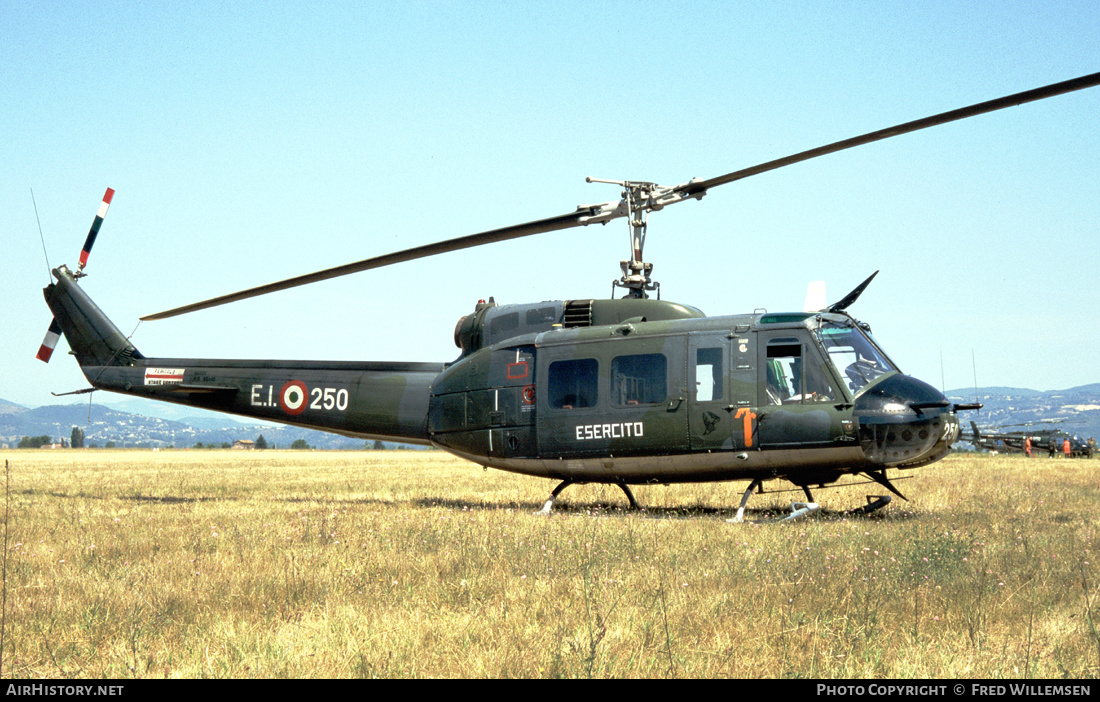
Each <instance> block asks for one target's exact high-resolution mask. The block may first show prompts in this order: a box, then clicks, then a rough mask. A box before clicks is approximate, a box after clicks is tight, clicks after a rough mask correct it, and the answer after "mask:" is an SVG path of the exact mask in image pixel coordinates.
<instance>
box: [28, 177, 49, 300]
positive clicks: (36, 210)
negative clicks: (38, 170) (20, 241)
mask: <svg viewBox="0 0 1100 702" xmlns="http://www.w3.org/2000/svg"><path fill="white" fill-rule="evenodd" d="M31 204H32V205H34V221H36V222H38V238H39V239H40V240H41V241H42V255H43V256H45V257H46V279H47V280H49V281H50V282H51V283H52V282H53V278H52V277H51V276H52V274H51V273H50V271H52V270H53V267H52V266H51V265H50V255H49V254H48V253H46V236H45V235H44V234H43V233H42V220H41V219H39V218H38V203H37V202H35V201H34V188H31Z"/></svg>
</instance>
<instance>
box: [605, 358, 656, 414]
mask: <svg viewBox="0 0 1100 702" xmlns="http://www.w3.org/2000/svg"><path fill="white" fill-rule="evenodd" d="M667 375H668V359H666V358H665V357H664V355H663V354H659V353H643V354H636V355H632V356H616V357H615V358H613V359H612V360H611V403H612V404H614V405H652V404H656V403H658V402H664V400H665V397H666V396H667V395H668V391H667V387H668V381H667V379H666V378H667Z"/></svg>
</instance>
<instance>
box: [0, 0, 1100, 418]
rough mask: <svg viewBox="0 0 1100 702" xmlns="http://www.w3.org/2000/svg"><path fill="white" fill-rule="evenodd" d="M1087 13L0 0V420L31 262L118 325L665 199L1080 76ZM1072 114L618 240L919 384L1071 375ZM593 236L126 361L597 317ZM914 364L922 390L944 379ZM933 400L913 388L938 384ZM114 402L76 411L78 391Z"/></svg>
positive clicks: (24, 374)
mask: <svg viewBox="0 0 1100 702" xmlns="http://www.w3.org/2000/svg"><path fill="white" fill-rule="evenodd" d="M1098 33H1100V5H1098V4H1096V3H1093V2H1046V3H1034V2H968V3H923V2H922V3H890V2H844V3H822V2H809V3H800V2H767V3H762V2H750V3H736V2H730V1H729V0H723V1H722V2H698V1H693V2H683V3H676V2H667V1H665V2H622V3H613V2H591V1H588V2H577V3H568V2H545V3H537V2H455V3H450V2H442V1H435V2H427V3H422V2H385V3H370V2H351V3H336V2H322V3H311V4H308V5H307V4H303V3H286V4H284V3H264V2H255V3H225V2H213V3H178V2H166V3H155V2H150V3H129V2H127V3H111V2H95V3H79V2H65V3H57V2H43V3H34V2H17V1H13V2H5V3H2V4H0V66H2V68H3V70H2V72H0V76H2V77H0V105H2V106H3V107H2V109H0V134H3V138H2V139H0V155H2V161H3V163H4V167H3V169H0V179H2V183H0V185H2V187H0V198H2V204H3V211H4V213H5V220H6V224H5V227H4V234H3V256H0V285H2V286H3V288H2V290H3V310H4V311H3V313H2V319H3V322H4V330H5V333H4V341H5V343H4V344H3V345H2V347H0V353H2V354H3V357H2V361H0V370H2V375H0V398H4V399H7V400H10V401H14V402H18V403H20V404H24V405H28V406H32V407H33V406H38V405H42V404H50V403H52V402H55V400H54V399H53V398H52V397H51V396H50V394H49V392H50V391H51V390H53V391H67V390H75V389H78V388H81V387H85V386H86V382H85V380H84V379H83V376H82V375H81V374H80V372H79V369H78V368H77V366H76V364H75V362H73V361H72V359H71V358H69V357H68V356H67V355H66V353H65V352H66V351H67V346H66V345H65V343H64V342H62V343H61V345H60V346H59V348H58V353H56V354H55V356H54V359H53V361H52V362H51V363H50V364H49V365H48V366H47V365H45V364H42V363H41V362H39V361H37V360H35V359H34V354H35V352H36V350H37V348H38V345H39V342H40V341H41V339H42V336H43V334H44V333H45V331H46V327H47V325H48V323H49V319H50V314H49V311H48V309H47V308H46V306H45V303H44V302H43V300H42V295H41V289H42V287H43V286H44V285H45V284H46V283H47V282H48V278H47V267H46V263H45V261H44V260H43V255H42V247H41V245H40V243H39V237H38V229H37V225H36V223H35V216H34V210H33V209H32V205H31V196H30V191H31V189H32V188H33V190H34V194H35V197H36V199H37V202H38V211H39V214H40V216H41V221H42V227H43V229H44V231H45V236H46V243H47V247H48V252H49V258H50V263H51V264H52V265H54V266H57V265H58V264H61V263H68V264H70V265H75V263H76V258H77V253H78V251H79V248H80V245H81V243H82V242H83V240H84V236H85V234H86V233H87V231H88V227H89V225H90V224H91V221H92V217H93V215H94V214H95V211H96V208H97V206H98V204H99V200H100V197H101V195H102V194H103V190H104V189H105V188H106V187H107V186H110V187H113V188H115V189H116V190H117V195H116V196H115V200H114V204H113V205H112V208H111V211H110V213H109V214H108V216H107V221H106V223H105V224H104V227H103V230H102V232H101V234H100V237H99V241H98V243H97V246H96V249H95V251H94V252H93V255H92V259H91V262H90V264H89V268H88V271H89V273H90V274H91V275H90V277H89V278H87V279H86V280H85V281H84V287H85V289H86V290H88V291H89V293H90V294H91V295H92V297H93V298H94V299H95V300H96V301H97V302H98V303H99V305H100V306H101V307H102V308H103V309H104V311H106V312H107V313H108V315H110V316H111V317H112V319H114V320H115V322H116V323H117V324H118V326H119V327H120V328H122V329H123V330H124V331H125V332H127V333H129V332H130V331H131V330H133V329H134V328H135V326H136V325H137V318H138V317H139V316H141V315H144V314H149V313H152V312H157V311H160V310H163V309H167V308H169V307H174V306H177V305H180V304H184V303H188V302H193V301H196V300H200V299H205V298H207V297H212V296H214V295H218V294H222V293H226V292H231V291H234V290H237V289H241V288H245V287H249V286H253V285H257V284H261V283H265V282H269V281H273V280H278V279H281V278H285V277H289V276H292V275H297V274H300V273H305V272H309V271H312V270H316V269H320V268H325V267H329V266H333V265H338V264H341V263H346V262H350V261H355V260H359V259H363V258H367V257H370V256H374V255H378V254H382V253H388V252H391V251H395V250H398V249H403V248H407V247H410V246H415V245H419V244H424V243H428V242H432V241H437V240H440V239H446V238H451V237H454V236H459V235H463V234H469V233H473V232H479V231H484V230H487V229H492V228H496V227H500V226H505V225H509V224H515V223H519V222H526V221H530V220H533V219H539V218H543V217H549V216H551V215H556V214H561V213H565V212H568V211H571V210H572V209H573V208H574V207H575V206H576V205H577V204H579V203H582V202H603V201H606V200H612V199H615V198H617V197H618V190H617V188H615V187H614V186H607V185H589V184H586V183H585V182H584V178H585V176H589V175H591V176H597V177H602V178H613V179H633V180H653V181H657V182H661V183H664V184H668V185H672V184H676V183H680V182H684V181H686V180H688V179H690V178H692V177H695V176H699V177H710V176H714V175H719V174H722V173H726V172H729V171H732V170H735V169H738V168H742V167H746V166H750V165H753V164H756V163H759V162H762V161H766V160H770V159H773V158H777V157H780V156H784V155H787V154H790V153H794V152H797V151H801V150H803V149H806V148H811V147H814V146H818V145H821V144H824V143H828V142H831V141H834V140H838V139H842V138H846V137H850V136H854V135H857V134H861V133H864V132H867V131H871V130H874V129H878V128H882V127H886V126H889V125H892V124H896V123H899V122H904V121H908V120H911V119H916V118H919V117H924V116H927V115H931V114H935V113H938V112H942V111H945V110H948V109H953V108H957V107H961V106H964V105H968V104H971V103H974V102H978V101H981V100H987V99H991V98H995V97H1000V96H1002V95H1006V94H1009V93H1013V92H1017V91H1021V90H1026V89H1029V88H1034V87H1038V86H1041V85H1045V84H1048V83H1052V82H1056V81H1061V80H1065V79H1068V78H1073V77H1076V76H1079V75H1084V74H1087V73H1092V72H1096V71H1100V48H1098V46H1100V45H1098V43H1097V37H1098V36H1100V34H1098ZM1098 123H1100V88H1094V89H1091V90H1089V91H1085V92H1079V93H1074V94H1071V95H1067V96H1061V97H1058V98H1054V99H1051V100H1047V101H1044V102H1042V103H1035V104H1031V105H1026V106H1023V107H1017V108H1012V109H1010V110H1007V111H1002V112H998V113H995V114H992V115H986V116H982V117H978V118H975V119H971V120H967V121H965V122H960V123H955V124H952V125H947V126H942V127H937V128H935V129H932V130H927V131H923V132H919V133H916V134H911V135H907V136H904V137H900V138H897V139H892V140H889V141H886V142H880V143H877V144H872V145H867V146H863V147H860V148H858V149H854V150H851V151H847V152H844V153H841V154H835V155H832V156H827V157H824V158H820V159H817V160H815V161H811V162H807V163H802V164H799V165H795V166H791V167H789V168H785V169H782V170H779V171H775V172H772V173H768V174H764V175H760V176H756V177H753V178H750V179H748V180H745V181H742V182H740V183H734V184H731V185H726V186H723V187H721V188H718V189H715V190H713V191H711V193H710V194H708V195H707V197H706V198H704V199H703V200H702V201H701V202H687V203H683V204H680V205H677V206H675V207H672V208H669V209H667V210H665V211H663V212H660V213H656V214H654V215H652V216H651V218H650V226H649V240H648V246H647V248H646V254H647V256H646V258H647V259H648V260H649V261H651V262H653V263H654V264H655V270H654V277H655V278H656V279H657V280H659V281H660V282H661V284H662V296H663V297H664V298H665V299H672V300H677V301H681V302H685V303H689V304H693V305H695V306H698V307H700V308H701V309H703V310H704V311H705V312H707V313H708V314H710V315H721V314H731V313H741V312H751V311H752V310H754V309H756V308H762V307H763V308H767V309H769V310H773V311H775V310H786V309H800V308H801V306H802V302H803V297H804V294H805V289H806V283H807V282H808V281H810V280H819V279H820V280H825V281H826V282H827V284H828V288H829V297H830V299H838V298H839V297H840V296H842V295H843V294H844V293H846V292H847V291H848V290H849V289H851V288H852V287H854V286H855V285H856V284H858V283H859V282H860V281H862V280H863V279H864V278H865V277H867V275H869V274H870V273H871V272H873V271H875V270H878V269H881V271H882V272H881V273H880V274H879V277H878V279H877V280H876V281H875V282H874V283H873V284H872V286H871V287H870V288H869V289H868V291H867V292H866V293H865V294H864V296H863V297H862V298H861V299H860V300H859V302H858V303H857V304H856V305H855V306H854V307H853V308H852V310H851V311H852V313H853V314H854V315H855V316H856V317H858V318H860V319H863V320H865V321H867V322H869V323H870V324H871V325H872V327H873V329H874V332H875V335H876V338H877V339H878V340H879V341H880V343H881V344H882V345H883V346H884V347H885V348H886V350H887V352H888V353H889V354H890V355H891V356H892V357H893V358H894V360H895V361H896V362H897V363H898V364H899V365H900V366H901V368H902V370H904V371H905V372H908V373H910V374H913V375H916V376H918V377H921V378H923V379H925V380H927V381H929V382H931V383H932V384H934V385H936V386H940V385H941V384H946V386H947V387H948V388H954V387H967V386H970V385H972V384H973V383H974V370H973V366H972V361H971V358H972V355H973V357H974V359H975V360H976V366H977V382H978V383H979V384H980V385H983V386H984V385H1010V386H1022V387H1030V388H1034V389H1038V390H1053V389H1061V388H1067V387H1072V386H1075V385H1080V384H1084V383H1090V382H1097V381H1100V370H1098V369H1100V344H1097V340H1098V335H1097V319H1098V317H1097V302H1098V299H1100V294H1098V293H1097V278H1098V276H1097V261H1098V259H1100V243H1098V242H1100V236H1098V235H1100V231H1098V230H1100V178H1098V175H1100V173H1098V170H1100V168H1098V166H1097V163H1098V162H1100V130H1098V129H1097V126H1098ZM627 245H628V244H627V228H626V224H625V221H624V220H618V221H616V222H613V223H611V224H609V225H607V226H605V227H599V228H592V227H589V228H582V229H574V230H569V231H567V232H561V233H555V234H543V235H539V236H535V237H531V238H528V239H524V240H521V241H515V242H509V243H505V244H499V245H496V246H493V247H488V248H481V249H475V250H471V251H466V252H460V253H454V254H449V255H445V256H442V257H438V258H435V259H429V260H425V261H421V262H416V263H408V264H402V265H399V266H395V267H393V268H390V269H387V270H382V271H374V272H367V273H361V274H358V275H355V276H351V277H349V278H345V279H342V280H339V281H330V282H327V283H322V284H318V285H314V286H312V287H310V288H306V289H299V290H295V291H288V292H282V293H277V294H275V295H271V296H269V297H267V298H262V299H259V300H253V301H247V302H242V303H237V304H234V305H230V306H227V307H223V308H220V309H217V310H209V311H205V312H200V313H197V314H194V315H191V316H189V317H183V318H177V319H173V320H166V321H160V322H147V323H143V324H141V325H140V326H139V327H138V328H137V331H136V333H135V335H134V337H133V340H134V342H135V344H136V345H137V347H138V348H139V349H141V351H142V352H144V353H145V354H146V355H154V356H183V357H188V356H211V357H240V358H248V357H260V358H303V359H340V360H428V361H447V360H451V359H453V358H454V357H455V356H456V355H457V350H456V349H455V347H454V346H453V344H452V331H453V329H454V324H455V321H456V320H457V319H458V318H459V317H460V316H461V315H464V314H466V313H468V312H469V311H471V310H472V308H473V305H474V303H475V302H476V301H477V300H478V298H488V297H489V296H490V295H493V296H495V297H496V299H497V300H498V301H500V302H530V301H536V300H544V299H567V298H583V297H603V296H607V295H608V294H610V289H611V281H612V280H613V279H615V278H617V277H618V276H619V267H618V262H619V260H620V259H622V258H625V257H626V255H627ZM941 357H942V359H943V361H942V363H943V366H942V368H943V370H942V372H941ZM941 378H942V380H941ZM110 399H112V398H111V397H103V398H99V401H106V400H110Z"/></svg>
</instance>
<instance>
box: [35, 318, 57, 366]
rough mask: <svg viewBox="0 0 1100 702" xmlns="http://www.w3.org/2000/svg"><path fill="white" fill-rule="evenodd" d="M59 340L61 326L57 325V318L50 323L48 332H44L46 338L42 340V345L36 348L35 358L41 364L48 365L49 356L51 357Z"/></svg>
mask: <svg viewBox="0 0 1100 702" xmlns="http://www.w3.org/2000/svg"><path fill="white" fill-rule="evenodd" d="M60 338H61V325H59V324H58V323H57V318H54V319H53V320H51V321H50V328H49V331H47V332H46V338H45V339H43V340H42V345H41V346H39V347H38V355H37V356H35V358H37V359H38V360H39V361H42V362H43V363H49V362H50V356H52V355H53V350H54V347H56V346H57V341H58V339H60Z"/></svg>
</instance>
